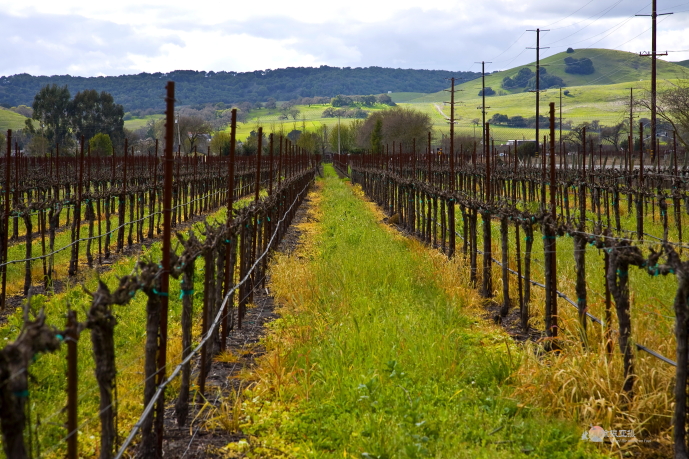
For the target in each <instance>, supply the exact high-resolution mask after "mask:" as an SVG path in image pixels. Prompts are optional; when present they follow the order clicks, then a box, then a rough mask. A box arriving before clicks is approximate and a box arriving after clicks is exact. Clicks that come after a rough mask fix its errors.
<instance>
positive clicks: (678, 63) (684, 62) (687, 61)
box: [673, 59, 689, 68]
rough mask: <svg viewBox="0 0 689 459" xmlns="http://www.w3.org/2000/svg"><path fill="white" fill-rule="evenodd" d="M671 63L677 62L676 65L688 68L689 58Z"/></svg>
mask: <svg viewBox="0 0 689 459" xmlns="http://www.w3.org/2000/svg"><path fill="white" fill-rule="evenodd" d="M673 64H677V65H681V66H682V67H687V68H689V59H687V60H686V61H679V62H673Z"/></svg>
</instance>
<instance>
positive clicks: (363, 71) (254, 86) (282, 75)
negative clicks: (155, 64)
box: [0, 65, 479, 112]
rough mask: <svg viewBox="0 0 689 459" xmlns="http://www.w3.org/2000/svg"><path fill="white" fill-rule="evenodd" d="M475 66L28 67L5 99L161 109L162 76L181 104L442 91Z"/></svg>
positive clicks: (4, 84) (6, 83)
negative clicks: (38, 70) (78, 96)
mask: <svg viewBox="0 0 689 459" xmlns="http://www.w3.org/2000/svg"><path fill="white" fill-rule="evenodd" d="M478 76H479V74H478V73H476V72H450V71H446V70H413V69H392V68H383V67H364V68H351V67H344V68H340V67H330V66H325V65H324V66H320V67H318V68H316V67H288V68H284V69H275V70H257V71H254V72H225V71H222V72H205V71H203V72H199V71H194V70H176V71H174V72H170V73H160V72H156V73H139V74H137V75H121V76H108V77H88V78H85V77H77V76H70V75H54V76H32V75H29V74H26V73H23V74H19V75H11V76H3V77H0V105H2V106H5V107H8V108H9V107H14V106H19V105H27V106H28V105H30V104H31V101H32V100H33V96H34V94H36V93H37V92H38V91H39V90H40V89H41V88H42V87H44V86H46V85H52V84H55V85H57V86H59V87H63V86H67V87H68V88H69V89H70V90H71V91H73V92H75V91H76V92H81V91H83V90H86V89H95V90H96V91H98V92H102V91H105V92H107V93H109V94H112V96H113V97H114V98H115V100H117V101H118V102H119V103H120V104H122V106H123V107H124V108H125V110H126V111H132V110H146V109H154V110H157V111H158V112H161V111H162V110H163V108H164V104H165V101H164V97H163V94H162V92H161V89H160V88H161V81H163V80H173V81H175V82H178V83H180V84H178V85H177V87H178V88H179V94H178V95H177V98H178V100H179V103H180V104H181V105H190V106H193V105H198V104H206V103H213V104H215V103H218V102H223V103H225V104H228V105H230V104H237V103H239V102H242V101H248V102H251V103H255V102H266V101H268V99H270V98H273V99H275V100H292V99H295V98H302V97H328V98H331V97H335V96H336V95H338V94H380V93H387V92H388V91H393V92H423V93H430V92H437V91H440V90H442V89H445V86H446V84H447V83H446V81H445V80H446V78H450V77H460V78H463V79H473V78H477V77H478Z"/></svg>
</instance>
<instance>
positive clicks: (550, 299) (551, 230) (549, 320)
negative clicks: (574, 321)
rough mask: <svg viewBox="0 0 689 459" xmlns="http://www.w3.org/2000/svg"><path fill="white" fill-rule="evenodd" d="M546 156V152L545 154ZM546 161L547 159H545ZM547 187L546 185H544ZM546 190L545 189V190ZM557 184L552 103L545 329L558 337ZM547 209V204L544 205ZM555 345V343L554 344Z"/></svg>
mask: <svg viewBox="0 0 689 459" xmlns="http://www.w3.org/2000/svg"><path fill="white" fill-rule="evenodd" d="M544 150H545V149H544ZM543 154H544V156H545V151H544V152H543ZM543 160H544V161H545V160H546V159H545V158H544V159H543ZM544 187H545V183H544ZM544 189H545V188H544ZM556 193H557V184H556V183H555V102H551V103H550V206H549V207H550V209H549V210H550V212H549V214H550V215H549V217H550V222H549V223H550V224H544V231H543V237H544V241H545V242H544V244H543V248H544V250H545V255H546V257H545V260H546V271H545V284H546V300H545V301H546V302H545V327H546V335H547V336H548V337H551V338H556V337H557V327H558V325H557V314H558V313H557V258H556V242H555V237H556V235H555V225H556V224H557V213H556V211H557V206H556V205H557V202H556ZM543 205H544V207H545V203H543ZM553 344H554V343H553Z"/></svg>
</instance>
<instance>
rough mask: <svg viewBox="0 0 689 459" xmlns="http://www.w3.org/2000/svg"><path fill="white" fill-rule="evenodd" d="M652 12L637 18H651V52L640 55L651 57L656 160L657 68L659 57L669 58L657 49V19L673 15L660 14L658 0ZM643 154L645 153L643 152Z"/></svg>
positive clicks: (653, 130) (652, 121)
mask: <svg viewBox="0 0 689 459" xmlns="http://www.w3.org/2000/svg"><path fill="white" fill-rule="evenodd" d="M651 4H652V11H651V14H650V15H648V14H637V15H636V16H651V52H650V53H648V52H643V53H639V55H640V56H651V142H652V143H651V145H653V147H652V148H653V149H652V150H651V151H652V152H653V157H652V158H651V159H652V160H655V159H656V158H657V157H658V152H657V151H656V149H657V143H656V131H657V124H656V83H657V72H656V67H657V65H656V64H657V59H656V58H657V57H658V56H667V52H665V53H663V54H658V53H657V49H656V41H657V40H656V35H657V24H656V23H657V22H658V21H657V18H658V16H666V15H668V14H672V13H663V14H658V10H657V5H656V4H657V0H652V2H651ZM641 154H643V151H642V152H641Z"/></svg>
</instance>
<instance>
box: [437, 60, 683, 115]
mask: <svg viewBox="0 0 689 459" xmlns="http://www.w3.org/2000/svg"><path fill="white" fill-rule="evenodd" d="M565 57H574V58H576V59H581V58H584V57H587V58H589V59H591V60H592V61H593V66H594V68H595V69H596V71H595V72H594V73H592V74H591V75H574V74H570V73H565V70H564V69H565V63H564V58H565ZM657 62H658V78H660V79H676V78H687V75H689V74H688V73H687V69H686V68H684V67H682V66H681V65H677V64H676V63H672V62H666V61H663V60H658V61H657ZM541 65H544V66H546V70H547V72H548V73H550V74H553V75H556V76H559V77H560V78H562V79H563V80H564V82H565V86H566V87H570V86H588V85H610V84H619V83H625V82H639V80H650V78H651V60H650V58H648V57H642V56H639V55H637V54H634V53H628V52H626V51H616V50H612V49H596V48H592V49H578V50H576V51H575V52H574V53H573V54H567V53H564V52H563V53H558V54H554V55H552V56H549V57H546V58H542V59H541ZM523 67H529V68H530V69H531V70H532V71H534V72H535V68H536V63H535V62H532V63H530V64H527V65H520V66H518V67H514V68H512V69H508V70H503V71H500V72H496V73H491V74H490V75H486V87H491V88H493V89H494V90H495V91H496V93H497V95H496V96H490V97H488V98H487V99H488V100H490V101H491V103H493V100H494V99H496V98H498V97H499V96H500V95H507V94H518V93H521V92H524V88H517V89H512V90H507V89H503V88H502V80H503V79H504V78H505V77H507V76H509V77H512V76H514V75H516V74H517V72H518V71H519V69H521V68H523ZM486 70H487V71H490V70H491V69H486ZM481 85H482V82H481V78H477V79H475V80H471V81H468V82H466V83H462V84H460V85H457V86H456V89H458V90H462V91H464V92H462V93H459V96H458V97H457V98H458V99H460V100H464V99H472V98H475V97H478V93H479V91H480V90H481ZM443 94H445V95H443ZM446 94H447V93H446V92H443V91H440V92H437V93H434V94H429V95H428V96H425V97H426V98H432V99H431V101H438V100H447V95H446Z"/></svg>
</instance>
